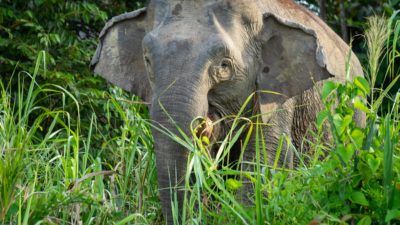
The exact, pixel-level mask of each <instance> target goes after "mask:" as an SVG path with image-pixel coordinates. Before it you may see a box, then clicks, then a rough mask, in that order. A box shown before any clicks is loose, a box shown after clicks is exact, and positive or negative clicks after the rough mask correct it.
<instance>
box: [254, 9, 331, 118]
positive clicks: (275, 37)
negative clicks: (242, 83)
mask: <svg viewBox="0 0 400 225" xmlns="http://www.w3.org/2000/svg"><path fill="white" fill-rule="evenodd" d="M263 22H264V24H263V29H262V33H261V35H260V41H261V47H262V54H261V56H262V59H261V63H262V67H261V69H260V74H259V75H258V78H257V86H258V87H257V88H258V90H267V91H273V92H278V93H279V94H280V95H278V96H277V95H275V96H274V94H267V93H263V92H261V93H260V99H259V101H260V103H261V111H262V113H265V112H263V111H265V110H263V106H264V107H265V106H268V105H271V104H272V105H276V103H278V104H279V102H281V103H282V101H283V100H284V99H288V98H290V97H293V96H296V95H299V94H301V93H302V92H304V91H306V90H308V89H310V88H312V87H313V86H314V84H315V83H316V82H318V81H321V80H325V79H328V78H330V77H332V76H333V75H331V74H330V73H329V72H328V70H327V69H326V56H325V52H324V49H323V48H322V46H320V44H319V40H318V38H317V36H316V33H315V31H314V30H312V29H307V28H305V27H303V26H302V25H300V24H296V23H293V22H288V21H283V20H280V19H278V18H277V17H275V16H274V15H272V14H266V15H264V18H263ZM267 108H269V109H271V107H267Z"/></svg>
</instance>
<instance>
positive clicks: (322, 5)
mask: <svg viewBox="0 0 400 225" xmlns="http://www.w3.org/2000/svg"><path fill="white" fill-rule="evenodd" d="M319 9H320V14H319V16H320V17H321V19H322V20H323V21H325V22H327V18H326V0H319Z"/></svg>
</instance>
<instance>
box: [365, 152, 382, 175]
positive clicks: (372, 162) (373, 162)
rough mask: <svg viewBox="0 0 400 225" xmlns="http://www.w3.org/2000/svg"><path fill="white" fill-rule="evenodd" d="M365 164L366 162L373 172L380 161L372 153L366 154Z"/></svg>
mask: <svg viewBox="0 0 400 225" xmlns="http://www.w3.org/2000/svg"><path fill="white" fill-rule="evenodd" d="M367 164H368V166H369V168H370V169H371V171H372V173H374V174H375V173H376V171H377V170H378V168H379V166H380V164H381V161H380V160H379V159H377V158H375V157H374V156H373V155H371V154H368V155H367Z"/></svg>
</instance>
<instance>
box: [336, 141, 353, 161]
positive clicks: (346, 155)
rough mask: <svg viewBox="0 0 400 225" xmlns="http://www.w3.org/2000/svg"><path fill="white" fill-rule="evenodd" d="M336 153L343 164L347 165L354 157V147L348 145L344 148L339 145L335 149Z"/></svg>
mask: <svg viewBox="0 0 400 225" xmlns="http://www.w3.org/2000/svg"><path fill="white" fill-rule="evenodd" d="M337 152H338V154H339V155H340V157H341V158H342V159H343V161H344V162H345V163H348V162H349V161H350V160H351V158H352V157H353V155H354V152H355V149H354V145H352V144H349V145H347V146H346V147H345V146H344V145H339V146H338V147H337Z"/></svg>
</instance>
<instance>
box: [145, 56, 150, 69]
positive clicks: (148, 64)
mask: <svg viewBox="0 0 400 225" xmlns="http://www.w3.org/2000/svg"><path fill="white" fill-rule="evenodd" d="M144 63H145V64H146V67H148V66H151V61H150V59H149V57H148V56H145V57H144Z"/></svg>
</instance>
